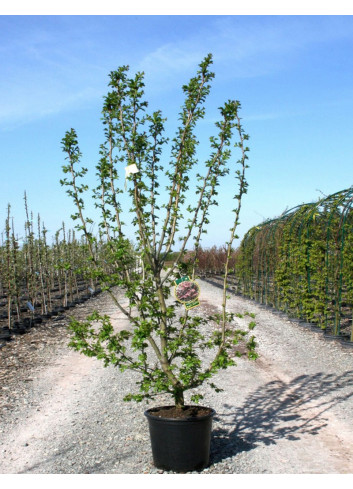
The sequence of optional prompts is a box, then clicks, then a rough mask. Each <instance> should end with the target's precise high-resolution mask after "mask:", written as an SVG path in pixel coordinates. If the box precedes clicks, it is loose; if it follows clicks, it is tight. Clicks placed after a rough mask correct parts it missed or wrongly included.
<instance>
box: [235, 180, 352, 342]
mask: <svg viewBox="0 0 353 489" xmlns="http://www.w3.org/2000/svg"><path fill="white" fill-rule="evenodd" d="M352 196H353V190H352V188H350V189H347V190H343V191H341V192H337V193H336V194H333V195H330V196H327V197H325V198H323V199H321V200H319V201H318V202H315V203H311V204H303V205H301V206H298V207H296V208H294V209H292V210H291V211H288V212H285V213H284V214H283V215H282V216H280V217H279V218H277V219H273V220H271V221H267V222H264V223H262V224H261V225H259V226H256V227H254V228H252V229H250V230H249V231H248V233H247V234H246V235H245V237H244V239H243V241H242V243H241V246H240V252H239V253H238V254H237V261H236V265H235V268H236V270H237V273H238V275H239V277H240V280H241V287H242V291H243V293H244V294H245V295H249V296H251V297H256V298H257V299H258V300H260V301H261V302H265V303H271V304H273V305H275V306H276V307H277V308H278V309H282V310H285V311H286V312H287V313H289V314H290V315H292V316H296V317H299V318H302V319H305V320H306V321H310V322H313V323H316V324H318V325H319V326H320V327H322V328H326V329H331V330H332V332H334V333H335V334H339V332H340V328H341V321H342V318H344V317H345V316H344V314H343V313H342V308H343V307H344V308H345V315H346V317H347V312H349V313H350V317H351V314H352V313H351V311H352V306H353V294H352V290H353V281H352V270H353V267H352V259H353V255H352V243H353V238H352V236H353V210H352V202H353V199H352ZM351 336H352V338H353V329H352V332H351Z"/></svg>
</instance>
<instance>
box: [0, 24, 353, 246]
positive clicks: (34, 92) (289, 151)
mask: <svg viewBox="0 0 353 489" xmlns="http://www.w3.org/2000/svg"><path fill="white" fill-rule="evenodd" d="M207 53H212V54H213V59H214V64H213V71H214V72H215V74H216V76H215V79H214V81H213V83H212V90H211V94H210V96H209V98H208V102H207V104H206V117H205V120H204V121H203V122H202V123H201V124H200V127H199V129H198V135H199V137H200V143H201V144H200V153H199V154H200V160H202V159H206V158H207V155H208V142H207V141H208V136H209V135H211V134H212V133H213V124H214V122H215V121H216V120H217V114H218V111H217V108H218V107H219V106H220V105H221V104H222V103H223V102H224V101H226V100H228V99H237V100H239V101H240V102H241V104H242V111H241V115H242V118H243V125H244V128H245V131H246V132H247V133H248V134H249V135H250V141H249V146H250V153H249V165H250V168H249V170H248V183H249V191H248V195H247V196H246V197H245V199H244V203H243V212H242V215H241V225H240V227H239V235H240V236H242V235H243V234H244V233H245V232H246V231H247V230H248V229H249V228H250V227H251V226H253V225H256V224H258V223H259V222H262V221H263V219H266V218H273V217H275V216H277V215H279V214H281V213H282V212H283V211H284V210H285V209H286V208H291V207H293V206H295V205H297V204H300V203H303V202H309V201H313V200H316V199H318V198H319V197H320V196H321V195H322V193H323V194H325V195H328V194H331V193H334V192H337V191H339V190H342V189H345V188H348V187H350V186H351V185H352V184H353V182H352V159H353V144H352V142H353V116H352V114H353V83H352V79H353V56H352V53H353V17H352V16H349V15H343V16H339V15H333V16H330V15H328V16H327V15H325V16H321V15H312V16H306V15H304V16H303V15H298V16H297V15H287V16H279V15H273V16H271V15H203V16H194V15H155V16H154V15H108V16H103V15H93V16H70V15H64V16H60V15H48V16H35V15H34V16H24V15H23V16H22V15H2V16H0V66H1V77H0V165H1V170H2V178H1V180H0V195H1V199H0V226H1V228H3V223H4V220H5V214H6V206H7V204H8V203H10V204H11V206H12V215H13V217H14V219H15V225H16V229H17V230H18V234H19V235H21V233H22V225H23V224H22V223H23V221H24V206H23V193H24V191H25V190H26V192H27V195H28V200H29V206H30V208H31V209H32V211H33V213H34V215H36V214H37V213H38V212H39V213H40V215H41V217H42V219H43V220H44V222H45V224H46V227H47V228H48V229H50V230H51V231H52V232H55V230H56V229H58V228H59V227H60V226H61V222H62V220H64V221H65V223H66V225H67V227H70V226H72V224H71V222H70V217H69V216H70V214H71V213H72V210H73V209H72V207H71V203H70V201H69V199H68V197H67V196H66V194H65V191H64V189H63V188H62V187H61V186H60V184H59V180H60V178H61V177H62V173H61V166H62V165H63V164H64V154H63V153H62V151H61V147H60V146H61V145H60V142H61V139H62V137H63V136H64V134H65V131H66V130H69V129H70V128H75V129H76V131H77V133H78V137H79V141H80V147H81V151H82V153H83V162H84V164H85V166H87V167H88V168H89V171H90V172H91V175H92V177H91V180H90V181H91V182H94V173H95V165H96V163H97V161H98V150H99V145H100V144H101V143H102V142H103V131H102V126H101V122H100V111H101V105H102V100H103V96H104V95H105V93H106V91H107V82H108V77H107V75H108V73H109V72H110V71H111V70H114V69H116V68H117V67H118V66H120V65H123V64H128V65H129V66H130V70H131V74H133V73H135V72H136V71H141V70H142V71H144V72H145V83H146V90H145V92H146V99H147V100H148V101H149V107H150V109H151V110H156V109H161V110H162V112H163V114H164V116H166V117H167V119H168V121H167V123H166V129H167V133H168V135H169V136H170V137H173V135H174V132H175V129H176V127H177V115H178V111H179V108H180V106H181V104H182V101H183V97H182V90H181V86H182V85H183V84H184V83H186V82H187V81H188V80H189V79H190V77H191V76H193V75H194V73H195V72H196V69H197V65H198V63H199V62H200V61H201V60H202V59H203V57H204V56H205V55H206V54H207ZM165 158H166V160H167V159H168V154H165ZM233 190H234V182H233V181H231V180H228V181H227V182H225V187H224V190H223V191H222V193H221V195H220V206H219V207H218V209H215V210H214V211H213V212H212V213H211V219H212V224H211V226H210V228H209V233H208V234H207V235H206V237H205V238H204V245H205V246H211V245H213V244H216V245H221V244H223V243H224V242H225V241H226V240H227V238H228V234H229V233H228V229H229V227H230V225H231V221H230V218H231V213H230V212H229V210H230V209H231V205H232V202H231V196H232V194H234V193H235V192H234V191H233Z"/></svg>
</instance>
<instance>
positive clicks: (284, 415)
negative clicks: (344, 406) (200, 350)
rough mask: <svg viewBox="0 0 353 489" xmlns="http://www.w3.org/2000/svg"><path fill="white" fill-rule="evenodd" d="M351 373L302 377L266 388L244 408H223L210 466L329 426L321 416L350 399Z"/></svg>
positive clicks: (352, 379)
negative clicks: (238, 454) (262, 446)
mask: <svg viewBox="0 0 353 489" xmlns="http://www.w3.org/2000/svg"><path fill="white" fill-rule="evenodd" d="M352 386H353V370H351V371H347V372H345V373H344V374H342V375H334V374H324V373H321V372H320V373H317V374H315V375H301V376H299V377H296V378H295V379H293V380H292V381H290V382H288V383H285V382H282V381H280V380H275V381H273V382H269V383H268V384H265V385H264V386H261V387H260V388H258V389H257V390H256V391H255V392H253V393H252V394H251V395H249V396H248V398H247V399H246V401H245V403H244V404H243V406H240V407H236V408H234V406H231V405H228V404H224V408H225V409H224V413H217V414H216V415H215V417H214V421H215V424H219V426H218V427H217V425H216V427H215V429H214V430H213V433H212V440H211V456H210V464H215V463H217V462H220V461H222V460H224V459H225V458H228V457H232V456H234V455H236V454H237V453H240V452H244V451H249V450H252V449H254V448H255V447H256V446H258V445H259V444H264V445H273V444H276V442H277V440H280V439H287V440H292V441H295V440H299V439H300V437H301V435H304V434H310V435H316V434H318V432H319V431H320V430H321V429H322V428H324V427H325V426H327V424H328V423H327V421H328V420H327V419H326V418H325V412H326V411H328V410H329V409H331V408H332V407H334V406H336V405H338V404H340V403H342V402H344V401H346V400H347V399H349V398H351V397H352V396H353V389H352Z"/></svg>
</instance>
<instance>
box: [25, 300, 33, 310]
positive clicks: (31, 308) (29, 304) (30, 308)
mask: <svg viewBox="0 0 353 489" xmlns="http://www.w3.org/2000/svg"><path fill="white" fill-rule="evenodd" d="M26 306H27V307H28V309H29V310H30V311H32V312H33V311H34V307H33V305H32V303H31V302H29V301H28V302H27V304H26Z"/></svg>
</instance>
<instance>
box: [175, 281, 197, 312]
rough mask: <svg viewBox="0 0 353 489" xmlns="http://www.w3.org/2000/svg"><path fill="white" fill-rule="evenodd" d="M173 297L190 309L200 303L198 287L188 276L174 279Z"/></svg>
mask: <svg viewBox="0 0 353 489" xmlns="http://www.w3.org/2000/svg"><path fill="white" fill-rule="evenodd" d="M174 295H175V298H176V299H177V300H178V301H179V302H182V303H183V304H184V306H185V308H186V309H191V308H193V307H197V306H199V305H200V302H199V299H198V297H199V295H200V287H199V286H198V284H197V283H196V282H194V281H193V280H190V278H189V277H187V276H186V277H182V278H179V279H178V280H176V281H175V288H174Z"/></svg>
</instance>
